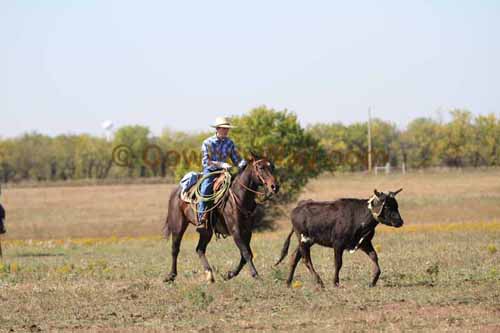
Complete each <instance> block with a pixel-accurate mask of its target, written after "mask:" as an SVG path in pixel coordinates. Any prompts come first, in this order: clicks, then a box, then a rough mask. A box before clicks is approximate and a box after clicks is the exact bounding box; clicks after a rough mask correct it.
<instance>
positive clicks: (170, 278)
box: [163, 274, 176, 283]
mask: <svg viewBox="0 0 500 333" xmlns="http://www.w3.org/2000/svg"><path fill="white" fill-rule="evenodd" d="M175 277H176V275H174V274H169V275H167V276H166V277H165V278H164V279H163V282H165V283H171V282H174V281H175Z"/></svg>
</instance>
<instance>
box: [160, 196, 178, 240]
mask: <svg viewBox="0 0 500 333" xmlns="http://www.w3.org/2000/svg"><path fill="white" fill-rule="evenodd" d="M177 193H178V188H175V189H173V190H172V192H170V197H169V200H168V212H167V217H166V218H165V223H164V224H163V235H164V236H165V238H166V239H167V241H168V240H169V239H170V235H172V231H173V230H172V227H173V226H172V223H174V221H175V217H174V215H175V214H174V211H175V209H176V208H177V207H176V205H178V204H179V202H178V200H176V196H178V194H177ZM174 229H175V226H174Z"/></svg>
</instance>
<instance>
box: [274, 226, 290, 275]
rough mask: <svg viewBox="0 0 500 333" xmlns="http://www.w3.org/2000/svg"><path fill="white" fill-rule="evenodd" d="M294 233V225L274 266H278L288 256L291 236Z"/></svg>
mask: <svg viewBox="0 0 500 333" xmlns="http://www.w3.org/2000/svg"><path fill="white" fill-rule="evenodd" d="M292 235H293V227H292V230H291V231H290V233H289V234H288V237H287V238H286V240H285V244H283V248H282V249H281V257H280V258H279V260H278V261H277V262H276V263H275V264H274V266H278V265H279V264H280V263H281V262H282V261H283V259H285V257H286V256H287V254H288V248H289V247H290V238H292Z"/></svg>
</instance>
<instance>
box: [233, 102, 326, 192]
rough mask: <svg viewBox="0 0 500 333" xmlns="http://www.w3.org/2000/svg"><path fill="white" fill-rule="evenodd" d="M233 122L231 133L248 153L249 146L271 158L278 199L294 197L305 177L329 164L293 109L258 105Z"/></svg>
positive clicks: (317, 143) (312, 175)
mask: <svg viewBox="0 0 500 333" xmlns="http://www.w3.org/2000/svg"><path fill="white" fill-rule="evenodd" d="M233 122H234V124H235V125H236V126H237V128H236V129H234V130H233V132H231V136H232V137H233V138H234V139H235V142H236V143H237V145H238V147H239V148H240V150H241V151H242V152H243V153H244V154H245V155H246V156H247V157H248V152H249V151H250V150H252V151H255V152H257V153H259V154H261V155H262V156H265V157H267V158H269V159H270V160H272V161H274V163H275V165H276V170H277V174H278V178H279V181H280V183H281V190H280V191H281V195H280V201H281V202H289V201H291V200H293V199H295V198H296V197H297V195H298V194H299V192H300V190H301V189H302V188H303V186H304V185H305V184H306V183H307V181H308V180H309V179H310V178H312V177H315V176H317V175H319V174H320V173H321V172H323V171H325V169H326V168H327V166H328V165H329V164H328V158H327V154H326V150H325V149H324V148H323V147H321V145H320V144H319V140H318V139H316V138H314V137H313V136H312V135H311V134H310V133H308V132H306V131H305V130H304V129H303V128H302V127H301V126H300V124H299V122H298V120H297V116H296V115H295V114H294V113H291V112H288V111H287V110H283V111H276V110H273V109H268V108H266V107H265V106H261V107H258V108H255V109H253V110H251V111H250V112H249V113H247V114H245V115H243V116H238V117H233Z"/></svg>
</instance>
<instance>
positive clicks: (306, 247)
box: [300, 243, 325, 288]
mask: <svg viewBox="0 0 500 333" xmlns="http://www.w3.org/2000/svg"><path fill="white" fill-rule="evenodd" d="M300 252H301V253H302V256H303V257H304V261H305V264H306V267H307V269H308V270H309V273H311V274H312V276H313V277H314V279H315V280H316V283H317V284H319V286H320V287H321V288H324V287H325V285H324V283H323V281H322V280H321V277H320V276H319V274H318V273H317V272H316V270H315V269H314V266H313V263H312V260H311V244H307V243H301V244H300Z"/></svg>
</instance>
